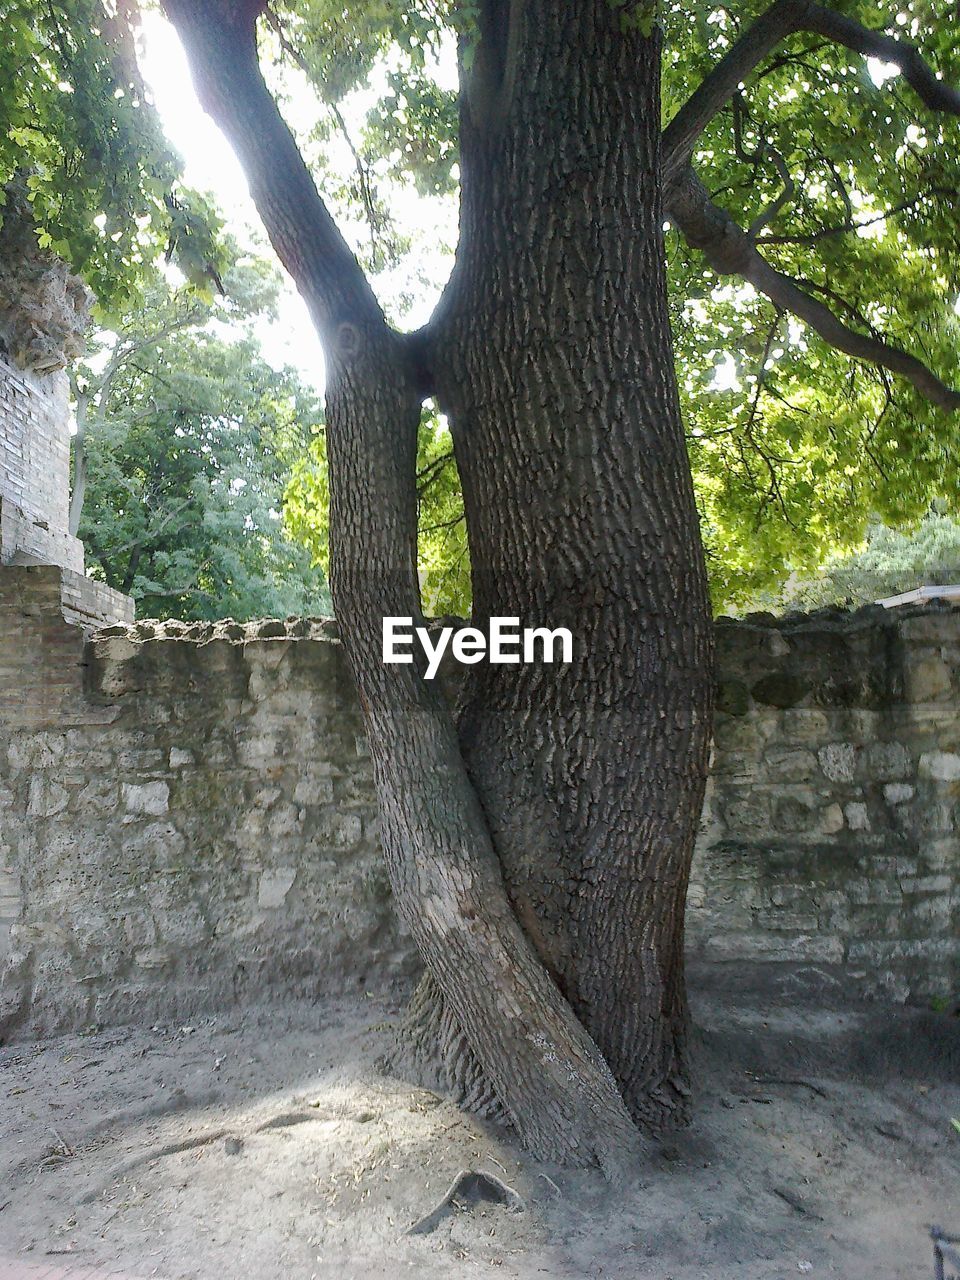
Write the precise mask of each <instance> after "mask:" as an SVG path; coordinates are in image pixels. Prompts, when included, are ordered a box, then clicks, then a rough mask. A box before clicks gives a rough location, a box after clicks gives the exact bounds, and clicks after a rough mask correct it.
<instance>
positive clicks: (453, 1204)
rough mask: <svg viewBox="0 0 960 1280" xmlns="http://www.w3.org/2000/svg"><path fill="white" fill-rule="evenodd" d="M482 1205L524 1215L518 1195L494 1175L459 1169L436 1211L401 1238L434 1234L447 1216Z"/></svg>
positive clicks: (520, 1198)
mask: <svg viewBox="0 0 960 1280" xmlns="http://www.w3.org/2000/svg"><path fill="white" fill-rule="evenodd" d="M482 1203H486V1204H502V1205H503V1206H504V1207H505V1208H507V1209H509V1210H510V1212H511V1213H523V1211H524V1209H525V1208H526V1205H525V1204H524V1201H523V1198H522V1197H521V1196H520V1195H519V1193H518V1192H516V1191H514V1189H513V1187H510V1186H507V1184H506V1183H505V1182H501V1180H500V1179H499V1178H497V1177H496V1176H495V1175H494V1174H492V1173H483V1172H481V1171H480V1170H477V1169H461V1170H460V1172H459V1173H458V1174H457V1176H456V1177H455V1178H454V1180H453V1182H452V1183H451V1184H450V1189H449V1190H448V1191H447V1194H446V1195H445V1196H444V1197H443V1199H442V1200H441V1201H440V1203H439V1204H438V1205H437V1206H436V1208H435V1209H431V1211H430V1212H429V1213H428V1214H426V1216H425V1217H423V1218H420V1219H419V1220H418V1221H417V1222H415V1223H414V1224H413V1225H412V1226H410V1227H408V1228H407V1230H406V1231H405V1232H404V1235H408V1236H422V1235H427V1234H428V1233H429V1232H431V1231H435V1230H436V1228H437V1227H438V1226H439V1225H440V1223H441V1222H442V1221H443V1220H444V1218H446V1217H449V1216H450V1214H452V1213H457V1212H463V1211H464V1210H468V1209H474V1208H476V1206H477V1205H478V1204H482Z"/></svg>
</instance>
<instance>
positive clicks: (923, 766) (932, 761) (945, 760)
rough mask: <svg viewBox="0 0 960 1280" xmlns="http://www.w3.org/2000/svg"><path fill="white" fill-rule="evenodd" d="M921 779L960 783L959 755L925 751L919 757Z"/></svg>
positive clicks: (950, 752)
mask: <svg viewBox="0 0 960 1280" xmlns="http://www.w3.org/2000/svg"><path fill="white" fill-rule="evenodd" d="M919 773H920V777H921V778H933V779H935V780H936V781H937V782H957V781H960V755H957V754H956V753H955V752H952V751H925V752H924V753H923V754H922V755H921V757H920V768H919Z"/></svg>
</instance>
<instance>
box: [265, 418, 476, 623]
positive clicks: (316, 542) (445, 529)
mask: <svg viewBox="0 0 960 1280" xmlns="http://www.w3.org/2000/svg"><path fill="white" fill-rule="evenodd" d="M417 492H418V494H419V537H418V564H419V569H420V587H421V593H422V596H423V602H424V610H425V612H427V613H433V614H443V613H449V614H455V615H457V616H458V617H465V616H467V615H468V614H469V612H470V563H469V558H468V553H467V533H466V521H465V520H464V516H463V499H462V497H461V494H460V483H459V479H458V476H457V471H456V464H455V463H454V461H453V441H452V440H451V438H450V432H449V430H448V429H447V426H446V423H445V422H444V420H443V418H442V417H440V416H439V415H438V414H437V413H436V412H435V411H434V412H431V413H429V414H426V415H424V420H423V422H422V423H421V426H420V435H419V440H418V450H417ZM328 503H329V490H328V486H327V465H326V440H325V437H324V435H323V432H322V430H319V431H318V432H317V434H316V435H315V437H314V439H313V442H312V444H311V447H310V453H309V456H308V457H306V458H303V459H301V460H300V461H299V462H297V463H295V464H294V467H293V470H292V473H291V477H290V480H289V482H288V484H287V488H286V492H285V495H284V519H285V521H286V524H287V527H288V528H289V529H290V532H291V534H292V536H294V537H295V538H297V539H298V540H299V541H301V542H302V543H304V545H306V546H307V547H309V549H310V552H311V554H312V556H313V558H314V560H315V561H316V562H317V563H319V564H321V565H322V566H323V567H324V569H326V567H327V564H328V539H329V524H328Z"/></svg>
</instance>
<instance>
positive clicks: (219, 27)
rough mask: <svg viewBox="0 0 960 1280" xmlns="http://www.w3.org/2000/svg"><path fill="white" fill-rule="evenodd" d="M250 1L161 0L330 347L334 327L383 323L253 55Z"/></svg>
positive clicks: (204, 98)
mask: <svg viewBox="0 0 960 1280" xmlns="http://www.w3.org/2000/svg"><path fill="white" fill-rule="evenodd" d="M261 7H262V6H261V5H260V4H259V3H256V2H254V3H250V2H249V0H248V2H247V3H244V4H231V3H228V2H227V0H218V2H217V3H209V0H164V8H165V10H166V12H167V15H168V16H169V18H170V20H171V21H172V22H173V23H174V25H175V26H176V28H177V30H178V31H179V33H180V35H181V36H182V38H183V43H184V46H185V48H186V50H187V56H188V57H189V59H190V66H191V70H192V72H193V78H194V82H195V84H196V87H197V94H198V96H199V98H200V101H201V102H202V104H203V106H204V108H205V110H206V111H207V112H208V113H209V114H210V115H211V116H212V117H213V119H214V120H215V121H216V123H217V124H218V125H219V126H220V128H221V129H222V130H223V132H224V134H225V135H226V137H227V139H228V140H229V142H230V144H231V146H232V147H233V149H234V151H235V152H236V154H237V158H238V159H239V161H240V163H241V164H242V166H243V170H244V173H245V174H246V177H247V181H248V183H249V185H250V194H251V196H252V197H253V201H254V204H255V205H256V206H257V209H258V211H259V213H260V216H261V217H262V219H263V222H264V225H265V227H266V230H267V234H268V235H269V237H270V242H271V243H272V245H273V247H274V249H275V250H276V252H277V256H278V257H279V258H280V261H281V262H282V263H283V265H284V266H285V267H286V268H287V270H288V271H289V273H290V275H291V276H292V277H293V279H294V282H295V283H296V285H297V288H298V289H299V290H300V292H301V293H302V294H303V296H304V298H305V299H306V302H307V305H308V306H309V307H310V311H311V314H312V315H313V318H314V322H315V324H316V325H317V328H318V330H319V332H320V335H321V338H322V339H323V341H324V342H325V344H327V346H328V347H329V346H331V345H333V344H335V343H336V342H337V341H338V340H343V339H345V340H346V341H348V342H350V341H353V338H352V337H351V334H350V333H347V334H344V333H343V332H341V326H344V325H348V326H354V327H358V328H360V329H363V328H368V327H371V326H372V327H373V328H374V329H375V330H376V329H380V330H382V329H383V328H384V327H385V321H384V318H383V313H382V311H381V310H380V306H379V304H378V302H377V300H376V297H375V296H374V293H373V290H372V289H371V287H370V283H369V281H368V280H367V278H366V276H365V275H364V273H363V271H362V269H361V267H360V264H359V263H358V262H357V260H356V257H355V256H354V254H353V253H352V252H351V250H350V248H349V246H348V245H347V243H346V241H345V240H344V238H343V236H342V235H341V233H340V231H339V229H338V227H337V226H336V224H335V222H334V220H333V218H332V217H331V216H330V213H329V211H328V210H327V208H326V206H325V205H324V203H323V200H322V199H321V198H320V195H319V193H318V191H317V188H316V186H315V184H314V181H313V178H312V177H311V175H310V172H309V170H308V169H307V166H306V164H305V163H304V161H303V157H302V156H301V154H300V151H299V149H298V147H297V144H296V141H295V140H294V138H293V135H292V134H291V132H290V130H289V128H288V127H287V125H286V123H285V121H284V119H283V117H282V116H281V114H280V112H279V110H278V108H277V104H276V102H275V101H274V99H273V97H272V95H271V93H270V91H269V89H268V88H267V86H266V84H265V82H264V80H263V76H262V74H261V72H260V66H259V62H258V59H257V43H256V21H257V17H258V15H259V12H260V10H261Z"/></svg>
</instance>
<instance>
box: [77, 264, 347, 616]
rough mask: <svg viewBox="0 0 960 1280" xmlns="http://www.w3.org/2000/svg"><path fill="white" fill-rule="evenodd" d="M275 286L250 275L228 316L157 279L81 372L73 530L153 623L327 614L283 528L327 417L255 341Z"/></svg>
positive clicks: (263, 276)
mask: <svg viewBox="0 0 960 1280" xmlns="http://www.w3.org/2000/svg"><path fill="white" fill-rule="evenodd" d="M271 274H272V273H271V270H270V269H269V267H267V266H266V264H263V263H258V262H252V263H250V262H247V263H239V264H236V265H235V266H234V267H233V269H232V270H231V271H230V272H228V273H227V274H226V275H225V280H224V288H225V291H226V292H225V295H224V297H223V298H222V299H220V301H219V302H218V303H216V304H213V303H212V302H211V301H208V300H204V299H203V298H202V297H200V296H198V295H197V293H196V292H195V291H193V290H189V289H180V290H172V289H171V288H170V287H169V286H168V285H167V284H166V283H165V282H164V281H163V280H162V279H161V278H159V277H158V278H155V280H154V282H153V284H152V285H151V286H150V287H149V288H147V289H146V291H145V294H144V305H143V306H142V307H140V306H137V307H136V308H134V309H133V310H132V311H131V312H130V314H128V315H127V316H125V317H124V319H123V323H122V324H121V325H120V327H119V329H118V331H117V332H114V333H105V334H103V335H101V347H100V350H95V351H94V352H93V354H92V356H91V357H90V362H89V363H87V364H82V365H79V366H77V367H75V368H74V369H73V370H71V382H72V386H73V392H74V406H75V412H76V419H77V431H76V434H75V436H74V439H73V452H74V485H73V492H72V495H71V510H70V522H71V528H72V529H73V530H74V531H75V532H79V534H80V536H81V538H82V539H83V541H84V544H85V546H86V550H87V559H88V567H89V570H90V572H92V573H93V574H94V575H96V576H99V577H102V578H103V580H104V581H105V582H107V584H108V585H109V586H111V587H114V588H115V589H116V590H119V591H123V592H126V593H129V594H131V595H133V596H134V598H135V599H136V600H137V604H138V610H139V612H140V613H141V614H142V615H145V616H149V617H159V618H167V617H174V618H182V619H187V620H193V619H207V618H218V617H223V616H224V615H230V616H232V617H235V618H239V619H247V618H251V617H257V616H263V615H265V614H266V615H268V616H269V615H273V616H281V617H285V616H287V615H288V614H292V613H313V614H316V613H321V612H323V610H324V609H325V608H328V607H329V596H328V592H327V587H326V580H325V577H324V574H323V572H322V570H320V569H319V568H318V567H316V566H315V565H314V563H313V560H312V557H311V555H310V553H309V551H308V550H307V549H306V548H305V547H304V546H303V544H302V543H301V542H299V541H297V540H295V539H294V538H292V537H291V536H290V534H289V532H288V530H287V528H286V526H285V524H284V522H283V518H282V508H283V490H284V487H285V485H286V484H287V482H288V479H289V476H290V474H291V470H292V468H293V466H294V465H295V464H296V463H297V461H298V460H299V459H300V458H301V457H302V456H303V455H304V453H305V452H306V450H307V449H308V447H309V445H310V443H311V440H312V439H313V437H314V435H315V434H316V433H317V432H318V431H320V430H321V423H322V414H321V411H320V406H319V404H318V403H317V401H316V396H315V394H314V393H313V392H312V391H310V390H309V389H308V388H305V387H304V386H303V385H302V383H301V382H300V381H299V379H298V378H297V377H296V375H295V374H294V373H293V371H292V370H289V369H286V370H280V371H277V370H275V369H273V368H271V366H270V365H269V364H268V363H267V362H266V361H265V360H264V358H263V356H262V355H261V353H260V350H259V347H258V345H257V343H256V340H255V338H254V336H253V333H252V324H253V323H254V322H255V320H256V319H257V317H259V316H261V315H262V314H263V313H264V312H265V311H268V310H269V309H270V307H271V305H272V301H273V297H274V295H275V293H276V281H275V280H274V279H271ZM227 325H229V326H230V327H229V328H227Z"/></svg>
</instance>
